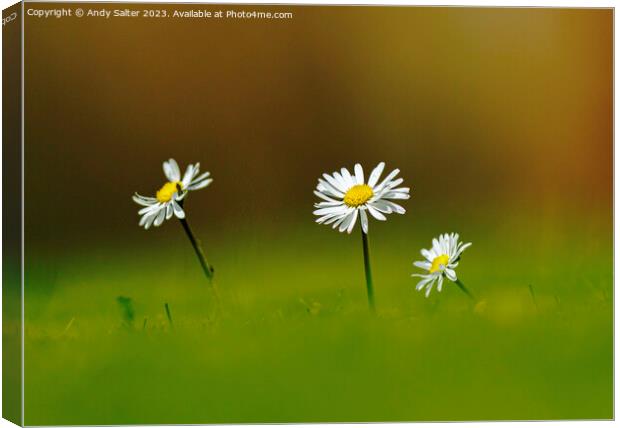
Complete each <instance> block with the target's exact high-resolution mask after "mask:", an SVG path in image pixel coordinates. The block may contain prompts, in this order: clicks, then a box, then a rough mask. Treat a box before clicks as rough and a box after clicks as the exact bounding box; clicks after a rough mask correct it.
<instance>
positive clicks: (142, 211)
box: [138, 203, 160, 215]
mask: <svg viewBox="0 0 620 428" xmlns="http://www.w3.org/2000/svg"><path fill="white" fill-rule="evenodd" d="M159 205H160V204H159V203H157V204H154V205H149V206H148V207H144V208H142V209H141V210H140V211H138V214H139V215H142V214H147V213H149V212H151V211H154V210H157V209H158V208H159Z"/></svg>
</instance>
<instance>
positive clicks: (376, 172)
mask: <svg viewBox="0 0 620 428" xmlns="http://www.w3.org/2000/svg"><path fill="white" fill-rule="evenodd" d="M383 168H385V162H379V165H377V166H376V167H375V169H373V170H372V172H371V173H370V177H369V178H368V186H370V187H373V188H374V187H375V184H377V181H379V177H381V173H382V172H383Z"/></svg>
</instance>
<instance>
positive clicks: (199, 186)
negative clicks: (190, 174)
mask: <svg viewBox="0 0 620 428" xmlns="http://www.w3.org/2000/svg"><path fill="white" fill-rule="evenodd" d="M212 182H213V179H212V178H207V179H206V180H202V181H199V182H195V183H192V184H191V185H190V186H188V187H187V190H200V189H204V188H205V187H207V186H208V185H209V184H211V183H212Z"/></svg>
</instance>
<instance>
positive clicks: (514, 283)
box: [25, 220, 613, 425]
mask: <svg viewBox="0 0 620 428" xmlns="http://www.w3.org/2000/svg"><path fill="white" fill-rule="evenodd" d="M399 221H400V220H398V221H394V222H392V224H391V225H390V224H387V225H377V224H376V223H373V224H371V231H370V251H371V260H372V263H373V273H374V279H375V289H376V300H377V312H378V314H377V316H376V317H372V316H371V315H370V314H369V312H368V310H367V303H366V296H365V285H364V276H363V262H362V250H361V243H360V237H359V236H358V234H354V235H352V236H350V237H347V236H344V235H341V234H337V233H335V232H333V231H330V230H327V229H326V228H325V227H321V226H314V225H304V226H300V227H296V226H294V225H283V226H282V227H281V228H279V229H277V228H274V229H271V230H268V231H265V230H263V231H253V230H243V231H238V230H237V231H236V232H233V231H227V232H224V231H222V232H221V233H219V234H218V235H215V236H213V237H212V239H210V240H206V242H205V249H206V251H207V254H208V256H209V258H210V261H212V263H213V264H214V266H215V275H216V281H217V285H218V286H219V289H220V291H221V294H222V301H223V311H224V312H223V314H222V315H221V316H217V315H215V314H216V311H215V307H214V306H213V299H212V295H211V294H210V293H209V291H208V289H207V286H206V284H207V283H206V281H205V279H204V277H203V276H202V272H201V270H200V267H199V265H198V263H197V261H196V260H195V258H194V257H195V256H194V254H193V253H192V249H191V247H190V245H189V243H188V242H186V241H185V238H184V237H183V235H182V231H181V229H180V226H178V225H176V224H173V223H171V224H166V225H165V226H164V227H163V228H161V229H159V230H157V231H148V232H140V233H139V234H138V232H137V235H136V236H138V238H137V242H134V243H133V244H132V246H122V247H121V248H112V247H114V245H108V246H107V247H103V246H102V247H100V248H98V249H89V251H81V252H67V253H64V254H63V253H56V254H55V255H54V256H53V257H51V256H49V257H47V258H45V257H41V258H40V259H38V260H39V263H37V264H36V267H35V266H33V265H32V264H31V267H30V269H29V270H28V271H27V285H28V284H31V287H30V288H27V290H30V291H28V292H27V295H26V323H27V326H26V339H25V341H26V379H25V396H26V403H25V410H26V423H27V424H29V425H43V424H54V425H66V424H129V423H225V422H239V423H241V422H310V421H315V422H318V421H333V422H337V421H427V420H446V421H452V420H472V419H474V420H480V419H484V420H488V419H581V418H588V419H590V418H592V419H609V418H612V417H613V410H612V387H613V379H612V370H613V366H612V355H613V349H612V345H613V341H612V314H613V312H612V311H613V304H612V302H613V298H612V264H611V260H612V252H611V248H612V247H611V233H609V231H608V230H606V229H605V228H604V227H603V228H600V229H596V227H595V228H594V229H592V230H590V232H591V233H589V234H588V235H587V236H586V235H585V234H584V235H583V238H581V239H579V237H575V236H574V235H571V234H570V233H568V231H569V230H572V226H571V225H570V224H568V223H567V224H566V225H564V226H563V227H561V228H558V229H556V230H555V232H554V234H553V235H552V236H546V237H541V236H540V235H537V233H536V230H530V231H528V232H527V233H521V234H517V235H514V234H513V235H508V234H506V233H504V230H502V229H501V228H496V229H495V230H493V231H491V232H488V231H485V230H482V229H480V230H469V231H463V230H461V232H462V233H463V235H464V238H465V239H466V240H472V241H474V245H473V246H472V248H471V249H469V250H467V251H466V253H465V254H464V256H463V260H462V263H461V266H460V268H459V271H458V273H459V276H460V278H461V279H462V280H463V282H464V283H465V285H466V286H467V287H468V288H469V289H470V290H471V291H472V292H474V293H475V294H476V296H477V297H478V298H479V301H478V303H475V304H474V303H472V302H471V301H470V300H469V299H468V298H467V296H465V295H464V294H463V293H462V292H461V291H460V290H459V289H458V288H457V287H456V286H454V285H453V284H448V286H447V287H446V289H445V290H444V291H443V292H442V293H441V294H436V293H433V295H432V296H431V298H429V299H425V298H424V296H423V294H422V293H417V292H415V287H414V286H415V278H411V277H410V276H409V275H410V274H411V273H412V272H413V271H414V268H413V267H412V266H411V262H412V261H413V260H414V259H418V252H419V248H421V247H422V246H427V247H428V246H429V243H430V239H431V237H432V236H433V235H436V234H437V233H439V232H448V231H451V230H443V229H437V230H435V228H433V227H430V226H422V225H420V226H416V229H413V230H407V229H406V227H405V226H404V224H408V223H404V222H401V223H399ZM175 228H176V229H177V230H175ZM205 229H206V230H208V229H207V228H205V227H203V228H200V227H199V228H197V230H196V233H197V235H198V236H199V237H202V238H204V237H205V236H204V235H205V234H206V233H205ZM267 232H269V233H267ZM507 236H510V239H507ZM575 248H578V249H579V250H578V251H575ZM27 266H28V264H27ZM532 291H533V293H532ZM119 296H124V297H126V298H130V299H131V303H130V304H129V303H127V301H126V300H122V301H123V302H124V303H119V301H118V300H117V299H118V297H119ZM164 303H168V304H169V307H170V312H171V316H172V318H173V322H174V325H173V327H172V326H171V324H170V323H169V322H168V319H167V317H166V313H165V310H164Z"/></svg>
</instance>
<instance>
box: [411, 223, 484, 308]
mask: <svg viewBox="0 0 620 428" xmlns="http://www.w3.org/2000/svg"><path fill="white" fill-rule="evenodd" d="M470 245H471V242H468V243H466V244H465V243H463V242H459V235H458V233H452V234H447V233H446V234H443V235H439V238H434V239H433V247H432V248H431V249H430V250H425V249H422V250H421V251H420V252H421V253H422V256H424V258H425V259H426V260H424V261H418V262H414V263H413V265H414V266H415V267H418V268H420V269H424V270H425V271H427V272H428V273H426V274H417V273H414V274H413V275H411V276H418V277H420V278H422V280H420V282H418V284H417V286H416V289H417V290H418V291H420V290H423V289H424V288H426V293H425V294H426V297H428V296H429V295H430V293H431V290H432V289H433V285H434V284H435V282H436V283H437V291H439V292H441V289H442V287H443V280H444V277H445V278H447V279H448V280H450V281H452V282H454V283H455V284H456V285H457V286H458V287H459V288H460V289H461V290H463V291H464V292H465V293H467V295H469V296H470V297H472V298H473V295H472V294H471V293H470V292H469V291H468V290H467V288H465V286H464V285H463V283H462V282H461V281H460V280H459V279H458V278H457V276H456V268H457V266H458V265H459V260H460V259H461V254H463V251H465V250H466V249H467V248H468V247H469V246H470Z"/></svg>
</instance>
